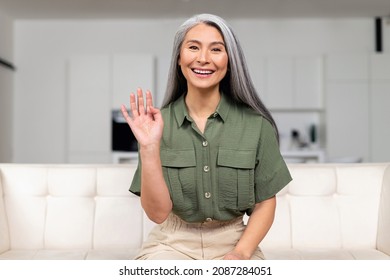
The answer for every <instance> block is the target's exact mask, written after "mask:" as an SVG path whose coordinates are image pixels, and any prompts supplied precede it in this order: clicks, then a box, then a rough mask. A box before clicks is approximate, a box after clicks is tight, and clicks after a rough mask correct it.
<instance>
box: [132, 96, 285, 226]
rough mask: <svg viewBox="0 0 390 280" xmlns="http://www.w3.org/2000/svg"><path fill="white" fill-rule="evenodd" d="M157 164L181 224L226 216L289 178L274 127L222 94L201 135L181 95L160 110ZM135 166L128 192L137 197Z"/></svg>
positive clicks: (271, 192) (263, 197)
mask: <svg viewBox="0 0 390 280" xmlns="http://www.w3.org/2000/svg"><path fill="white" fill-rule="evenodd" d="M161 113H162V116H163V119H164V131H163V136H162V140H161V151H160V155H161V162H162V169H163V174H164V178H165V182H166V184H167V186H168V188H169V193H170V196H171V199H172V203H173V212H174V213H175V214H176V215H178V216H179V217H180V218H182V219H183V220H185V221H187V222H203V221H210V220H230V219H233V218H235V217H237V216H241V215H243V214H244V213H247V214H248V215H250V214H251V212H252V210H253V208H254V206H255V203H258V202H261V201H263V200H266V199H268V198H270V197H272V196H274V195H275V194H276V193H277V192H279V191H280V190H281V189H282V188H283V187H284V186H286V185H287V184H288V183H289V182H290V181H291V176H290V173H289V171H288V168H287V166H286V164H285V162H284V160H283V158H282V156H281V154H280V151H279V146H278V141H277V138H276V134H275V131H274V128H273V127H272V125H271V124H270V122H269V121H267V120H266V119H265V118H263V117H262V116H260V115H259V114H257V113H255V112H254V111H253V110H251V109H249V108H247V107H244V106H243V105H237V104H235V103H233V102H231V101H230V99H228V98H227V97H225V96H224V95H222V98H221V101H220V103H219V105H218V107H217V109H216V111H215V113H214V114H212V115H211V116H210V117H209V118H208V120H207V124H206V127H205V130H204V133H203V134H202V133H201V132H200V131H199V129H198V128H197V126H196V124H195V122H194V121H193V119H192V118H191V117H190V116H189V114H188V111H187V108H186V105H185V101H184V96H182V97H180V98H179V99H178V100H176V101H175V102H174V103H171V104H170V105H169V106H168V107H166V108H164V109H162V110H161ZM140 189H141V164H140V161H139V165H138V168H137V171H136V173H135V175H134V178H133V181H132V184H131V187H130V191H131V192H132V193H134V194H136V195H141V193H140V192H141V191H140Z"/></svg>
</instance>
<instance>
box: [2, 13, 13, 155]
mask: <svg viewBox="0 0 390 280" xmlns="http://www.w3.org/2000/svg"><path fill="white" fill-rule="evenodd" d="M0 57H1V58H2V59H4V60H6V61H9V62H13V22H12V20H11V19H10V18H9V17H7V16H5V15H4V14H2V12H1V11H0ZM13 74H14V72H13V71H12V70H9V69H8V68H5V67H3V66H0V162H9V161H12V150H13V147H12V146H13V145H12V135H13V130H12V126H13V122H12V117H13V111H12V107H13V99H12V93H13Z"/></svg>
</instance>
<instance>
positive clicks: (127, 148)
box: [111, 110, 138, 152]
mask: <svg viewBox="0 0 390 280" xmlns="http://www.w3.org/2000/svg"><path fill="white" fill-rule="evenodd" d="M111 135H112V138H111V143H112V151H113V152H137V151H138V143H137V140H136V139H135V137H134V134H133V133H132V131H131V129H130V127H129V125H128V124H127V122H126V120H125V119H124V117H123V116H122V113H121V111H120V110H113V111H112V134H111Z"/></svg>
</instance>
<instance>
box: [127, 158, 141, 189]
mask: <svg viewBox="0 0 390 280" xmlns="http://www.w3.org/2000/svg"><path fill="white" fill-rule="evenodd" d="M129 191H130V192H131V193H133V194H135V195H137V196H140V195H141V159H140V157H139V156H138V166H137V169H136V171H135V173H134V176H133V180H132V182H131V185H130V189H129Z"/></svg>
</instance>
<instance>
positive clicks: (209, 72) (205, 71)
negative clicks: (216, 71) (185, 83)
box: [193, 69, 213, 75]
mask: <svg viewBox="0 0 390 280" xmlns="http://www.w3.org/2000/svg"><path fill="white" fill-rule="evenodd" d="M193 71H194V72H195V73H196V74H202V75H207V74H212V73H213V71H211V70H199V69H194V70H193Z"/></svg>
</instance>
